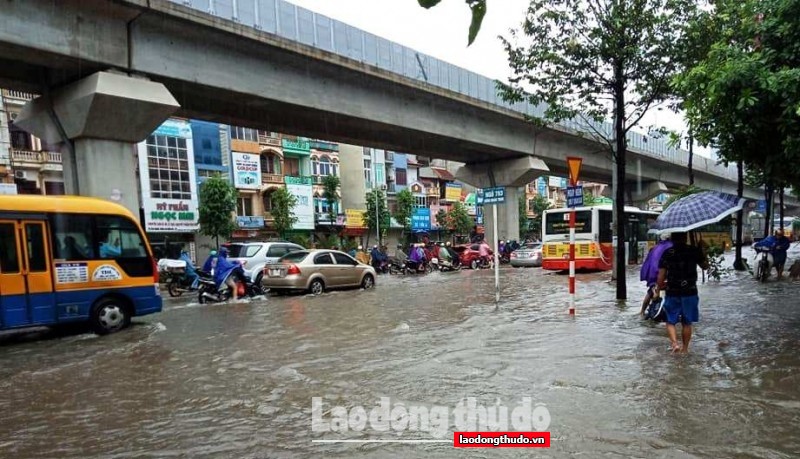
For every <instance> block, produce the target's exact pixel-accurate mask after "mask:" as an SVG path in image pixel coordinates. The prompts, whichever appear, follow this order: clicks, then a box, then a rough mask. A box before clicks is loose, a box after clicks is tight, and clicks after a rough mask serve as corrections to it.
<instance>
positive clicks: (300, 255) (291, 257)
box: [264, 249, 377, 295]
mask: <svg viewBox="0 0 800 459" xmlns="http://www.w3.org/2000/svg"><path fill="white" fill-rule="evenodd" d="M376 277H377V275H376V273H375V269H374V268H373V267H372V266H369V265H365V264H364V263H359V262H358V261H357V260H356V259H355V258H353V257H351V256H350V255H348V254H346V253H344V252H340V251H338V250H324V249H314V250H302V251H298V252H291V253H289V254H287V255H284V256H283V257H281V259H280V260H279V261H278V262H277V263H275V264H270V265H268V266H267V269H266V274H265V276H264V287H266V288H269V289H271V290H284V291H285V290H306V291H308V292H310V293H313V294H315V295H319V294H320V293H322V292H324V291H325V290H327V289H334V288H342V287H359V286H360V287H362V288H364V289H370V288H372V287H374V286H375V278H376Z"/></svg>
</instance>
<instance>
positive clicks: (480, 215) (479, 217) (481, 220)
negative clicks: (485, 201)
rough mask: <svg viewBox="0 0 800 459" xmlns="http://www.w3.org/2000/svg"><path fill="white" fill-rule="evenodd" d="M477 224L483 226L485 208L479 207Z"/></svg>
mask: <svg viewBox="0 0 800 459" xmlns="http://www.w3.org/2000/svg"><path fill="white" fill-rule="evenodd" d="M475 224H477V225H483V207H478V213H477V215H476V216H475Z"/></svg>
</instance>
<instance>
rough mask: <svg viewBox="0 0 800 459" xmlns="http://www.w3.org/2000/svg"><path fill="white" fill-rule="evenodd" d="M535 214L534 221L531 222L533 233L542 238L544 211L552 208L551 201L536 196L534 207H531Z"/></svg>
mask: <svg viewBox="0 0 800 459" xmlns="http://www.w3.org/2000/svg"><path fill="white" fill-rule="evenodd" d="M531 207H532V208H531V211H532V212H533V219H532V220H531V223H530V227H531V232H532V233H533V234H534V235H535V236H536V237H538V238H541V237H542V215H543V214H544V211H545V210H547V209H549V208H550V201H548V200H547V198H545V197H544V196H539V195H537V196H535V197H534V198H533V205H532V206H531Z"/></svg>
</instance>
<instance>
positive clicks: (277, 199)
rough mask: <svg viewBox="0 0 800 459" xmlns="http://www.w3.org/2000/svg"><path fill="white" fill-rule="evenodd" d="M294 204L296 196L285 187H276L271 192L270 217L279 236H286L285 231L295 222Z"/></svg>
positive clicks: (295, 203)
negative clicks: (273, 220)
mask: <svg viewBox="0 0 800 459" xmlns="http://www.w3.org/2000/svg"><path fill="white" fill-rule="evenodd" d="M296 205H297V198H296V197H295V196H294V195H293V194H291V193H289V190H287V189H286V188H278V189H277V190H275V191H273V192H272V210H271V211H270V213H271V214H272V218H274V219H275V223H274V225H275V231H277V232H278V234H279V235H280V236H281V237H286V233H287V232H288V231H289V230H290V229H292V226H293V225H294V224H295V223H297V217H295V215H294V206H296ZM306 243H308V241H306ZM300 245H302V244H300ZM303 247H308V245H303Z"/></svg>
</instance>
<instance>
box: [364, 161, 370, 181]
mask: <svg viewBox="0 0 800 459" xmlns="http://www.w3.org/2000/svg"><path fill="white" fill-rule="evenodd" d="M364 180H366V181H367V183H372V160H371V159H365V160H364Z"/></svg>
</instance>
